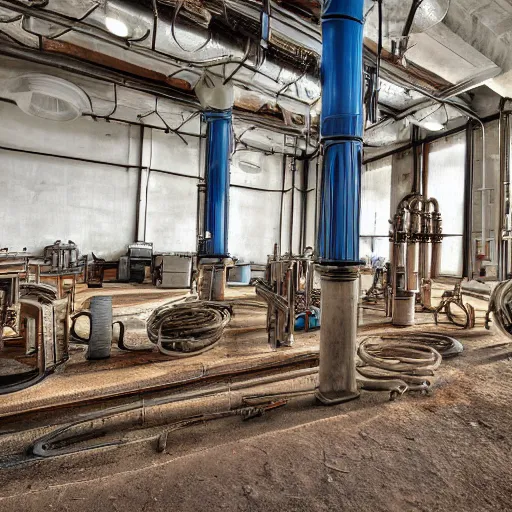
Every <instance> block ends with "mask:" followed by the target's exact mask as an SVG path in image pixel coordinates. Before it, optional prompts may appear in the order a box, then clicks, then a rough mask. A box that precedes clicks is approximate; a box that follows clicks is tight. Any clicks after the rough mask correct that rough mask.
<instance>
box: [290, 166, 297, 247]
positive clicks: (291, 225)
mask: <svg viewBox="0 0 512 512" xmlns="http://www.w3.org/2000/svg"><path fill="white" fill-rule="evenodd" d="M291 171H292V197H291V200H292V204H291V207H290V233H289V236H290V238H289V242H288V254H289V255H290V256H291V255H292V254H293V221H294V218H293V216H294V213H295V211H294V210H295V173H296V171H297V163H296V162H295V159H293V160H292V165H291Z"/></svg>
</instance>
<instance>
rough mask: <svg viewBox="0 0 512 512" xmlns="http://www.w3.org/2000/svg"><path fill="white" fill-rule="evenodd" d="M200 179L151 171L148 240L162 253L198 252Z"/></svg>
mask: <svg viewBox="0 0 512 512" xmlns="http://www.w3.org/2000/svg"><path fill="white" fill-rule="evenodd" d="M197 183H198V182H197V180H195V179H192V178H186V177H181V176H173V175H172V174H165V173H161V172H151V174H150V176H149V183H148V202H147V221H146V241H147V242H152V243H153V244H154V249H155V251H159V252H174V251H177V252H195V250H196V242H197V238H196V225H197Z"/></svg>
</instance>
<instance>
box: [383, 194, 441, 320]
mask: <svg viewBox="0 0 512 512" xmlns="http://www.w3.org/2000/svg"><path fill="white" fill-rule="evenodd" d="M391 224H392V230H391V232H390V242H391V244H392V257H391V282H389V283H388V287H387V293H386V315H387V316H391V317H392V319H393V325H400V326H407V325H413V324H414V315H415V306H416V299H417V294H419V302H420V303H421V304H422V305H423V307H424V308H426V309H429V310H431V309H432V305H431V282H432V281H431V279H433V278H436V277H437V276H438V275H439V266H440V261H441V242H442V239H443V234H442V220H441V214H440V212H439V204H438V202H437V200H436V199H434V198H429V199H427V198H425V197H424V196H422V195H420V194H416V193H411V194H408V195H407V196H405V197H404V198H403V199H402V200H401V201H400V203H399V205H398V207H397V209H396V213H395V216H394V218H393V220H392V221H391Z"/></svg>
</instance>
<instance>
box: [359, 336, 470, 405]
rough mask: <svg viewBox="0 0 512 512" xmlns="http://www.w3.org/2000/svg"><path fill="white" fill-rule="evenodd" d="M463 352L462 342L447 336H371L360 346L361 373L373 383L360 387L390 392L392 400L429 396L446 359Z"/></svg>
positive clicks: (364, 339)
mask: <svg viewBox="0 0 512 512" xmlns="http://www.w3.org/2000/svg"><path fill="white" fill-rule="evenodd" d="M462 351H463V346H462V344H461V343H460V342H459V341H458V340H456V339H455V338H452V337H450V336H446V335H444V334H432V333H410V334H407V335H405V336H404V335H401V336H367V337H365V338H363V340H362V341H361V343H360V344H359V348H358V351H357V354H358V356H359V358H360V360H361V362H360V364H359V365H358V368H357V371H358V373H359V374H360V375H361V376H362V377H364V378H365V379H370V380H363V381H361V382H360V387H361V388H363V389H373V390H387V391H390V393H391V397H392V398H394V397H396V395H399V394H403V393H405V392H406V391H421V392H425V393H427V392H429V391H430V390H431V388H432V378H433V377H434V371H435V370H437V369H438V368H439V366H440V364H441V361H442V359H443V357H446V358H448V357H454V356H456V355H458V354H460V353H461V352H462Z"/></svg>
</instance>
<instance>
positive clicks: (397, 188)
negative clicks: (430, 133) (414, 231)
mask: <svg viewBox="0 0 512 512" xmlns="http://www.w3.org/2000/svg"><path fill="white" fill-rule="evenodd" d="M392 159H393V160H392V174H391V205H390V211H389V215H390V217H389V218H390V219H391V218H393V216H394V215H395V211H396V207H397V206H398V204H399V203H400V201H401V200H402V199H403V198H404V196H406V195H407V194H409V192H411V190H412V184H413V179H414V158H413V153H412V150H410V149H408V150H407V151H404V152H402V153H396V154H395V155H393V157H392Z"/></svg>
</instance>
